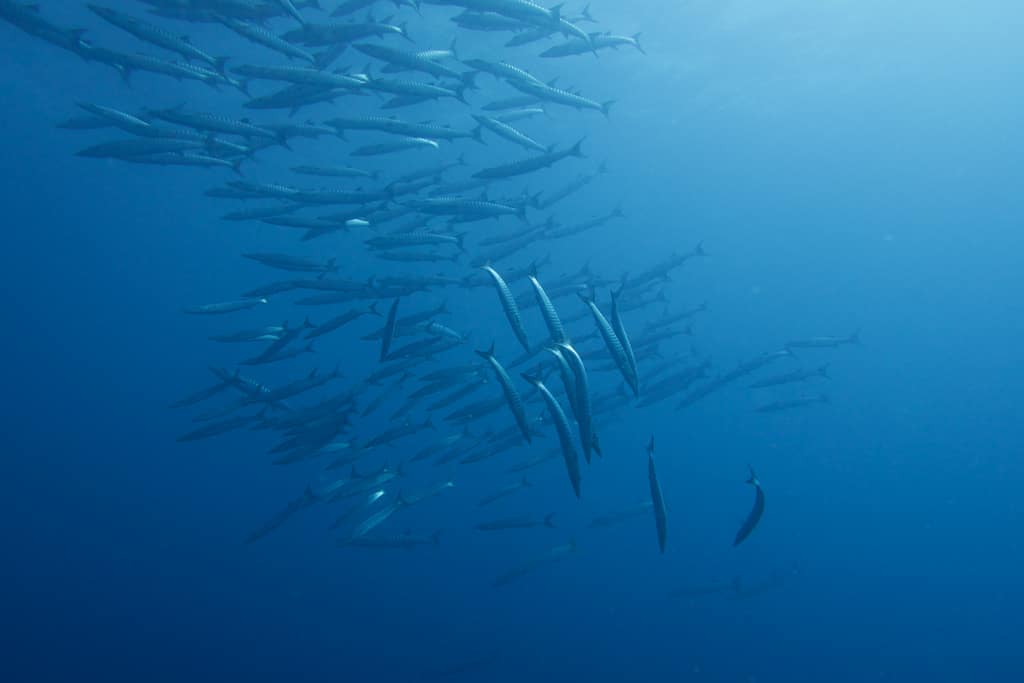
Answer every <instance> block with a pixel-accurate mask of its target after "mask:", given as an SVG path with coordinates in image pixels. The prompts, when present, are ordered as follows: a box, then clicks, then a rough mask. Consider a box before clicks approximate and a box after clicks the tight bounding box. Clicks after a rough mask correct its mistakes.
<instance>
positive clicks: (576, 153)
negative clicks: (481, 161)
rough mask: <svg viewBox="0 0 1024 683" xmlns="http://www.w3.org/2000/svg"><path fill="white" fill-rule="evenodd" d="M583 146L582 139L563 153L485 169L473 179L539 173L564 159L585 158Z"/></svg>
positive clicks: (475, 174) (548, 154) (549, 154)
mask: <svg viewBox="0 0 1024 683" xmlns="http://www.w3.org/2000/svg"><path fill="white" fill-rule="evenodd" d="M582 145H583V140H582V139H581V140H579V142H577V143H576V144H575V145H573V146H572V147H570V148H568V149H564V150H561V151H549V152H547V153H545V154H541V155H539V156H536V157H531V158H529V159H521V160H520V161H513V162H511V163H508V164H502V165H500V166H492V167H490V168H485V169H483V170H480V171H477V172H476V173H474V174H473V177H474V178H488V179H495V178H512V177H514V176H518V175H523V174H526V173H532V172H534V171H539V170H540V169H542V168H549V167H551V166H553V165H554V164H556V163H558V162H559V161H561V160H562V159H566V158H568V157H583V150H582Z"/></svg>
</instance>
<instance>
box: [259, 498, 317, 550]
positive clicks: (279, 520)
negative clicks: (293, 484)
mask: <svg viewBox="0 0 1024 683" xmlns="http://www.w3.org/2000/svg"><path fill="white" fill-rule="evenodd" d="M318 500H319V498H318V497H317V496H315V495H314V494H313V491H312V490H311V489H309V488H308V487H307V488H306V490H305V492H304V493H303V494H302V495H301V496H300V497H299V498H297V499H296V500H293V501H291V502H290V503H288V506H287V507H285V509H284V510H282V511H281V512H279V513H277V514H276V515H274V516H273V517H271V518H270V519H269V520H267V522H266V523H265V524H264V525H263V526H261V527H260V528H259V529H257V530H256V531H254V532H253V533H252V534H250V535H249V537H248V538H247V539H245V542H246V543H255V542H256V541H258V540H260V539H261V538H264V537H265V536H267V535H268V534H270V533H271V532H272V531H274V530H276V529H278V528H280V527H281V525H283V524H284V523H285V522H287V521H288V520H289V519H291V517H292V515H294V514H295V513H296V512H299V511H301V510H304V509H306V508H308V507H309V506H310V505H312V504H313V503H315V502H317V501H318Z"/></svg>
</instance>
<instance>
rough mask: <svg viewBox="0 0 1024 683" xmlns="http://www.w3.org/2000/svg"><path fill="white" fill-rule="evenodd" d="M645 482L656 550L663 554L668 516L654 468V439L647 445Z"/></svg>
mask: <svg viewBox="0 0 1024 683" xmlns="http://www.w3.org/2000/svg"><path fill="white" fill-rule="evenodd" d="M647 480H648V482H649V483H650V485H651V504H652V505H653V506H654V523H655V526H656V527H657V530H658V548H659V550H661V552H662V554H664V553H665V541H666V538H667V535H668V515H667V514H666V512H665V499H664V497H663V496H662V495H661V485H660V484H659V483H658V473H657V472H656V470H655V468H654V437H653V436H652V437H651V442H650V443H649V444H648V445H647Z"/></svg>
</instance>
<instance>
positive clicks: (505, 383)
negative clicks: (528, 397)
mask: <svg viewBox="0 0 1024 683" xmlns="http://www.w3.org/2000/svg"><path fill="white" fill-rule="evenodd" d="M476 353H477V355H478V356H480V357H481V358H483V359H484V360H485V361H487V362H488V364H490V366H491V368H492V369H493V370H494V374H495V376H497V378H498V384H500V385H501V390H502V392H503V393H504V394H505V402H506V403H507V404H508V407H509V410H511V411H512V416H513V417H515V420H516V424H517V425H518V426H519V430H520V431H521V432H522V435H523V438H524V439H526V442H527V443H530V442H531V441H532V438H531V435H530V427H529V424H528V423H527V421H526V409H525V408H524V407H523V399H522V397H520V395H519V392H518V391H517V390H516V387H515V385H514V384H512V378H511V377H510V376H509V374H508V372H507V371H506V370H505V368H504V366H502V364H501V363H500V362H499V361H498V359H497V358H495V356H494V344H491V348H490V349H488V350H487V351H477V352H476ZM450 417H451V416H449V418H450ZM449 418H445V419H449Z"/></svg>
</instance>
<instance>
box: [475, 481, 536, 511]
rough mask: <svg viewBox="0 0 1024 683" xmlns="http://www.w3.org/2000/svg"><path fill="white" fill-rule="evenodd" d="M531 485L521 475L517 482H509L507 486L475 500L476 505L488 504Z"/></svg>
mask: <svg viewBox="0 0 1024 683" xmlns="http://www.w3.org/2000/svg"><path fill="white" fill-rule="evenodd" d="M531 486H533V484H531V483H530V482H529V480H527V478H526V477H523V478H522V479H521V480H520V481H517V482H515V483H513V484H509V485H508V486H506V487H504V488H502V489H499V490H497V491H495V492H494V493H491V494H488V495H486V496H484V497H483V498H481V499H480V500H479V501H478V502H477V507H483V506H484V505H490V504H491V503H493V502H495V501H498V500H501V499H502V498H505V497H506V496H511V495H512V494H513V493H516V492H517V491H522V490H523V489H528V488H530V487H531Z"/></svg>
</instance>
